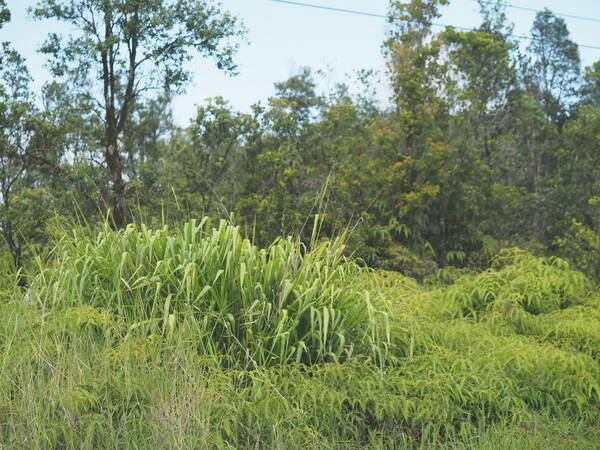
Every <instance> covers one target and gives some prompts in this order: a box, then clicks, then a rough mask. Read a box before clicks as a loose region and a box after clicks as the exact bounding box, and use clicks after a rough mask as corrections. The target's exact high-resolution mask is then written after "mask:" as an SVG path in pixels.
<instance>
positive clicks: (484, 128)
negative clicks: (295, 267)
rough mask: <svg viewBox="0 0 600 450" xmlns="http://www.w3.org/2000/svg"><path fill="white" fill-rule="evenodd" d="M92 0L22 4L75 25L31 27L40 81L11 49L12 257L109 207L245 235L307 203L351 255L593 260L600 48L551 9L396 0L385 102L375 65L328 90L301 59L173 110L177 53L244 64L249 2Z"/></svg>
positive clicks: (6, 236) (431, 263)
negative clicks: (263, 93) (525, 17)
mask: <svg viewBox="0 0 600 450" xmlns="http://www.w3.org/2000/svg"><path fill="white" fill-rule="evenodd" d="M88 3H89V4H90V5H92V6H90V9H89V10H88V9H86V8H85V7H81V8H78V7H77V5H84V4H87V3H86V2H71V1H58V0H46V1H40V2H38V4H37V5H32V6H33V9H32V10H31V16H32V17H34V18H36V19H39V20H41V21H42V22H40V23H42V24H43V23H47V22H44V21H45V20H50V21H57V20H58V21H61V22H62V24H61V25H60V27H61V29H63V30H66V31H68V32H69V33H71V34H70V35H69V33H67V37H66V38H65V37H61V36H60V35H54V34H50V35H49V37H48V39H47V41H46V42H45V43H44V44H43V45H42V47H41V54H42V55H44V58H46V61H47V64H48V67H49V69H50V70H51V73H52V79H51V80H50V81H47V82H44V83H43V85H41V87H40V82H39V80H38V82H37V83H36V82H35V80H33V79H32V76H31V74H30V72H29V70H28V68H27V64H26V61H25V60H24V58H23V57H22V55H20V54H19V53H18V52H17V51H15V50H14V48H13V47H14V46H13V45H12V44H11V43H6V44H3V47H2V54H1V56H0V58H1V65H0V72H1V73H0V233H1V235H2V239H1V241H0V246H1V247H0V251H1V252H2V253H3V254H6V255H10V258H11V260H12V261H13V262H14V264H15V265H16V266H19V265H22V264H24V263H25V262H26V261H27V260H28V259H29V257H30V256H31V255H32V254H34V253H37V252H39V251H43V250H44V249H45V248H46V246H47V244H48V242H49V240H51V236H52V235H53V234H54V233H55V231H56V229H57V228H62V227H64V226H65V225H69V226H70V224H74V223H80V222H85V223H87V224H91V225H94V224H95V223H98V222H102V221H103V220H104V219H105V218H106V217H107V214H109V215H110V217H111V220H112V221H113V223H114V225H115V226H116V227H122V226H124V225H125V224H126V223H129V222H145V223H147V224H150V225H156V226H159V225H161V224H163V223H169V224H172V225H178V224H181V223H183V222H184V221H185V220H186V219H187V218H189V217H200V216H204V215H208V216H211V217H215V218H218V217H227V218H229V219H230V220H232V221H234V222H235V223H237V224H240V225H242V229H243V230H244V233H245V234H246V235H247V236H249V237H251V238H252V239H253V241H254V242H256V243H257V244H258V245H265V244H267V243H269V242H271V241H272V240H273V239H274V238H275V237H277V236H282V235H299V236H300V237H301V238H303V239H305V240H309V239H310V237H311V233H312V231H313V227H312V224H313V223H314V219H315V216H317V215H318V217H319V220H320V223H321V228H320V232H321V233H322V236H324V237H328V236H336V235H338V234H340V233H342V232H344V231H350V232H349V233H348V243H347V252H348V253H349V254H351V255H353V256H355V257H357V258H358V259H359V260H361V261H363V262H364V264H366V265H369V266H371V267H377V268H385V269H392V270H398V271H401V272H403V273H405V274H407V275H409V276H413V277H417V278H424V277H427V276H431V275H433V274H436V273H440V272H439V271H440V269H441V268H444V267H448V266H454V267H459V268H464V269H475V270H476V269H479V268H483V267H487V266H488V264H489V260H490V258H491V257H492V256H493V255H495V254H497V252H498V251H499V250H500V249H502V248H505V247H512V246H520V247H523V248H526V249H528V250H530V251H531V252H533V253H537V254H540V255H541V254H545V255H558V256H561V257H565V258H568V259H569V260H571V261H572V262H573V264H574V265H575V266H576V267H577V268H579V269H581V270H583V271H585V272H586V273H587V274H588V275H589V276H591V277H595V278H600V256H599V255H600V151H599V148H600V61H599V62H597V63H595V64H591V65H589V66H587V67H585V66H584V65H583V64H582V62H581V57H580V49H579V47H578V45H577V43H576V42H574V40H572V38H571V35H570V32H569V30H568V28H567V25H566V22H565V20H564V19H563V18H562V17H560V16H557V15H555V14H554V13H552V12H551V11H549V10H543V11H540V12H538V13H537V15H536V17H535V20H534V22H533V24H532V26H531V31H530V33H529V35H530V36H531V37H532V39H531V40H529V41H528V42H526V43H525V44H523V43H522V42H521V40H519V39H518V38H516V37H515V36H514V34H515V33H514V28H513V25H512V24H511V23H510V21H509V20H508V16H507V4H505V3H504V2H499V1H498V2H495V1H492V2H490V1H479V5H480V10H481V19H480V25H479V26H478V27H477V28H476V29H474V30H472V31H466V30H463V29H459V28H453V27H445V28H441V27H437V26H435V24H436V23H439V20H440V15H441V11H442V9H443V7H444V6H446V5H447V3H448V2H447V1H445V0H433V1H422V0H412V1H410V2H396V1H393V2H391V3H390V6H389V11H388V20H387V25H386V33H385V42H383V44H382V50H383V54H384V57H385V61H386V70H385V78H386V81H385V82H384V83H385V86H386V87H385V89H384V91H385V92H388V93H389V98H388V99H386V101H383V102H382V101H381V87H380V86H379V85H378V84H377V77H375V76H373V74H372V73H371V72H369V71H363V72H360V73H359V74H357V75H356V76H355V79H354V80H352V83H350V85H348V84H343V83H340V84H337V85H335V86H334V87H331V88H330V89H328V90H327V91H326V92H323V90H322V89H321V88H320V86H319V84H318V74H316V73H314V72H313V71H311V70H310V69H308V68H305V69H300V70H298V71H297V72H296V73H295V74H294V75H293V76H291V77H290V78H289V79H287V80H285V81H282V82H279V83H277V84H275V89H274V95H272V96H271V97H270V98H268V99H267V100H266V101H264V102H263V103H259V104H256V105H254V106H252V107H251V108H249V109H248V110H245V111H241V110H237V109H235V108H234V107H232V106H231V104H230V103H228V101H227V99H225V98H222V97H216V98H213V99H211V100H209V101H207V102H205V103H202V104H201V106H199V107H198V109H197V112H196V113H195V115H194V117H193V119H192V120H191V121H190V123H189V125H187V126H181V125H178V124H177V121H176V120H175V119H174V118H173V112H172V105H173V99H174V98H176V97H177V96H178V95H181V94H182V93H183V92H185V88H186V87H187V86H189V83H190V81H191V74H190V72H189V71H188V70H187V69H188V68H189V67H188V65H187V64H188V63H189V61H190V60H191V58H192V57H194V56H195V55H196V54H197V53H198V52H199V53H200V54H201V55H202V56H205V57H209V58H212V60H213V61H214V62H215V65H216V67H217V68H218V69H219V70H222V71H224V72H225V73H229V74H235V73H236V71H237V70H238V68H237V66H236V58H235V55H236V53H237V51H238V49H239V45H243V43H244V40H245V30H244V27H243V24H242V21H241V20H240V19H239V18H236V17H234V16H232V15H230V14H228V13H227V12H226V11H225V10H224V9H223V7H222V6H219V5H216V4H211V3H200V2H194V1H186V0H180V1H176V2H172V3H173V5H175V6H173V7H171V8H165V7H164V6H162V5H164V4H166V3H168V2H163V1H151V2H147V1H146V2H140V1H136V0H128V1H121V2H111V3H112V6H111V7H108V8H106V5H104V3H105V2H103V1H101V0H97V1H91V2H88ZM94 8H97V10H98V11H102V13H103V14H102V15H98V16H95V15H94V14H93V12H94ZM103 8H104V9H103ZM161 8H162V9H161ZM0 11H2V12H1V15H0V17H1V19H0V24H4V23H6V22H8V21H9V20H10V13H9V11H8V8H7V7H6V5H5V2H4V1H2V0H0ZM90 11H91V13H90ZM242 19H243V18H242ZM96 20H98V21H99V22H98V23H96V22H95V21H96ZM52 23H54V22H52ZM100 25H101V26H100ZM1 40H4V39H1ZM200 82H201V81H200ZM33 86H37V87H40V88H39V89H37V88H34V87H33ZM248 89H252V87H248ZM177 98H181V97H177ZM195 100H197V99H194V102H195Z"/></svg>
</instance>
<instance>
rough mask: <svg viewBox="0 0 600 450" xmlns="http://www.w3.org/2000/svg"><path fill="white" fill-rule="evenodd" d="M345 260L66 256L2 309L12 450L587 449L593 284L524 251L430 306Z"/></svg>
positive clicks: (216, 236) (184, 244) (139, 251)
mask: <svg viewBox="0 0 600 450" xmlns="http://www.w3.org/2000/svg"><path fill="white" fill-rule="evenodd" d="M339 245H340V244H339V243H329V244H323V245H321V246H317V247H315V248H313V249H306V248H304V247H302V246H301V245H300V244H298V243H296V242H294V241H292V240H280V241H277V242H276V243H274V244H273V245H272V246H271V247H269V248H267V249H258V248H256V247H254V246H252V245H251V244H250V243H249V242H248V241H247V240H244V239H243V238H242V237H241V236H240V234H239V232H238V231H237V229H235V228H234V227H230V226H228V225H226V224H224V223H222V224H221V225H219V226H218V227H217V228H216V229H212V228H211V227H210V224H208V223H190V224H188V225H187V226H186V227H184V228H183V229H182V230H180V231H169V230H166V229H163V230H158V231H151V230H148V229H146V228H144V227H141V228H136V227H129V228H128V229H126V230H125V231H122V232H114V231H111V230H109V229H105V230H104V231H103V232H101V233H99V234H98V235H91V234H89V233H75V234H74V235H72V236H69V237H64V238H63V239H61V240H60V241H59V242H58V244H57V246H56V248H55V249H54V251H53V253H52V254H51V255H50V256H49V258H48V259H47V261H42V259H39V260H38V268H37V271H36V272H35V273H34V274H33V275H34V276H33V279H31V280H30V286H29V288H28V289H27V291H26V292H20V291H17V290H15V291H13V292H14V294H13V296H12V297H10V298H9V297H6V298H4V299H3V300H2V302H0V318H1V319H0V373H1V374H2V375H1V376H0V442H1V443H2V445H4V446H6V447H7V448H36V447H37V448H95V447H104V448H105V447H114V448H128V447H136V448H165V449H166V448H199V447H200V448H201V447H216V448H234V447H235V448H263V447H265V448H271V447H281V448H300V447H306V448H364V447H369V446H370V447H374V448H403V447H412V446H435V445H439V446H440V447H443V448H448V447H457V448H462V447H464V448H478V445H481V447H482V448H497V447H494V444H497V443H498V442H500V441H501V440H502V439H503V438H502V436H501V431H502V430H510V431H509V432H510V433H512V436H513V437H512V438H511V439H514V441H511V442H512V444H511V445H516V446H517V447H518V448H526V447H523V446H524V445H528V444H527V443H528V442H530V436H532V435H533V433H535V432H536V431H535V430H536V427H537V425H535V424H537V423H539V422H543V423H544V424H545V425H543V427H546V428H547V429H548V430H552V431H548V436H545V435H542V436H541V437H539V441H536V442H537V443H539V442H541V441H543V440H544V439H548V440H549V442H550V441H551V439H552V438H553V437H554V436H555V435H556V436H557V435H559V434H561V433H563V434H564V436H565V437H564V439H565V442H567V444H565V446H564V448H574V447H569V445H575V447H577V448H581V447H582V446H584V445H583V444H585V443H588V442H595V440H596V439H597V437H598V435H595V434H594V431H593V430H594V428H593V424H594V423H597V419H598V411H599V408H600V386H599V380H600V360H599V359H598V358H599V355H600V331H599V330H600V300H599V297H598V294H597V290H596V286H594V285H593V284H592V283H591V282H589V281H587V280H586V279H585V278H584V277H583V276H582V275H580V274H579V273H578V272H575V271H572V270H570V268H569V267H568V265H567V264H566V263H564V262H563V261H561V260H557V259H543V258H535V257H533V256H531V255H529V254H527V253H524V252H520V251H516V250H515V251H510V252H505V253H502V254H501V255H500V256H499V257H498V258H496V260H495V261H494V263H493V265H492V267H491V268H490V269H489V270H488V271H486V272H484V273H481V274H478V275H474V274H462V275H460V276H457V277H453V278H452V280H449V279H446V278H444V279H443V280H440V283H436V282H434V281H431V282H430V284H428V285H426V286H423V285H420V284H418V283H417V282H416V281H414V280H412V279H410V278H407V277H405V276H402V275H400V274H397V273H393V272H369V271H366V270H364V269H360V268H358V267H357V266H356V265H355V264H353V263H352V262H351V261H347V260H345V259H344V258H342V257H341V255H340V247H339ZM9 279H11V280H12V278H10V277H9V278H6V279H5V280H9ZM448 283H451V284H448ZM298 355H299V356H298ZM42 398H43V399H44V400H43V401H41V399H42ZM546 428H544V429H546ZM588 434H590V437H589V438H584V437H583V436H587V435H588ZM476 436H478V437H477V438H475V437H476ZM486 439H489V440H488V441H486ZM486 442H487V444H486ZM521 444H522V445H523V446H520V445H521ZM534 444H535V443H534ZM486 445H490V446H489V447H486ZM461 446H462V447H461Z"/></svg>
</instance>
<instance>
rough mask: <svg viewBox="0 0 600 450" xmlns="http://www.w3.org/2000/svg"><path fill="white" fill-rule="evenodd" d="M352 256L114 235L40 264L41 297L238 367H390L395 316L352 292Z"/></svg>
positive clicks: (198, 234) (191, 230) (205, 234)
mask: <svg viewBox="0 0 600 450" xmlns="http://www.w3.org/2000/svg"><path fill="white" fill-rule="evenodd" d="M342 250H343V245H342V243H341V242H340V241H335V242H330V243H324V244H321V245H318V246H316V247H314V248H312V249H310V250H307V249H305V248H304V247H303V246H302V245H301V244H299V243H297V242H295V241H293V240H292V239H291V238H289V239H280V240H278V241H276V242H275V243H273V244H272V245H271V246H270V247H269V248H267V249H259V248H257V247H256V246H254V245H252V244H251V243H250V242H249V241H248V240H247V239H244V238H243V237H242V235H241V234H240V232H239V230H238V228H236V227H233V226H230V225H228V224H226V223H225V222H224V221H222V222H221V223H220V224H219V226H218V227H217V228H212V227H211V224H210V222H209V221H208V220H203V221H202V222H200V223H197V222H195V221H191V222H189V223H187V224H185V225H184V226H183V228H182V229H181V230H180V231H173V232H171V231H169V230H168V229H167V228H163V229H161V230H156V231H153V230H150V229H148V228H146V227H145V226H143V225H142V226H141V227H139V228H138V227H137V226H134V225H130V226H129V227H128V228H127V229H125V230H123V231H113V230H111V229H110V228H109V227H105V229H104V230H103V231H102V232H101V233H99V234H98V235H90V234H89V233H86V232H84V233H76V234H75V235H73V236H70V237H65V238H63V239H62V240H61V241H60V242H59V243H58V244H57V246H56V248H55V249H54V250H53V252H52V253H53V256H52V262H51V263H50V264H46V263H44V262H43V261H42V260H41V259H38V272H39V274H38V275H37V276H36V278H35V279H34V280H33V282H32V286H31V289H30V293H29V295H30V298H31V299H35V300H36V301H38V302H39V303H40V304H42V305H44V306H45V307H48V308H63V309H64V308H70V307H76V306H80V305H87V306H91V307H96V308H102V309H103V310H106V311H109V312H110V313H111V314H113V315H114V316H115V317H116V318H119V319H120V320H122V321H124V322H125V323H126V324H127V326H128V327H129V332H132V331H133V330H137V333H138V334H139V333H145V334H153V333H154V334H158V335H161V336H163V337H165V338H167V339H171V338H172V337H173V336H174V335H175V334H177V335H178V338H180V339H181V338H182V333H181V331H182V330H186V331H187V334H186V338H187V339H188V340H189V343H190V344H193V345H195V346H196V348H197V350H198V352H199V353H200V354H202V355H210V356H214V357H216V358H218V359H220V360H222V362H223V364H228V365H240V364H242V365H243V366H244V367H250V366H252V365H255V364H256V365H259V366H265V365H272V364H285V363H289V362H296V363H300V362H301V363H304V364H314V363H317V362H326V361H333V362H339V361H344V360H347V359H349V358H352V357H355V356H356V357H359V358H361V359H362V360H363V361H371V362H378V363H382V362H383V361H384V359H385V357H386V354H387V347H388V334H387V333H386V321H387V315H386V313H385V312H384V311H383V310H382V306H383V305H378V304H375V303H374V302H373V301H372V300H371V298H370V296H369V294H368V293H366V292H360V291H358V290H356V289H352V288H351V287H349V285H350V280H351V279H352V277H355V276H356V275H357V274H358V273H359V272H360V271H361V270H362V269H360V268H359V267H358V266H357V265H356V264H354V263H352V262H349V261H346V260H345V259H344V258H343V257H342ZM178 331H179V333H178Z"/></svg>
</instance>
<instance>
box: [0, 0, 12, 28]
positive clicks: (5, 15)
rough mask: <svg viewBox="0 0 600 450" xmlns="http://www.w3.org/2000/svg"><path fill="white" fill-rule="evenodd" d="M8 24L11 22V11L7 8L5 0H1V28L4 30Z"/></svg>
mask: <svg viewBox="0 0 600 450" xmlns="http://www.w3.org/2000/svg"><path fill="white" fill-rule="evenodd" d="M7 22H10V11H9V9H8V8H7V7H6V2H5V1H4V0H0V28H2V27H3V26H4V24H5V23H7Z"/></svg>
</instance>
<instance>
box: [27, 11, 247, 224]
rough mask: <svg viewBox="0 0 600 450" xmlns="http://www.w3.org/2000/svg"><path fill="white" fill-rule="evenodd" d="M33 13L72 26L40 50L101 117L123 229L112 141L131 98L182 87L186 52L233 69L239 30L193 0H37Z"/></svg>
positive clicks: (115, 209)
mask: <svg viewBox="0 0 600 450" xmlns="http://www.w3.org/2000/svg"><path fill="white" fill-rule="evenodd" d="M33 13H34V17H36V18H38V19H55V20H59V21H62V22H65V23H67V24H68V25H69V26H70V27H71V28H74V29H75V30H77V32H76V33H75V34H73V35H70V36H68V37H67V38H64V37H60V36H59V35H57V34H55V33H52V34H50V35H49V37H48V40H47V41H46V43H45V45H44V46H43V47H42V52H43V53H46V54H48V55H49V56H50V67H51V69H52V72H53V74H54V75H55V76H56V77H57V78H66V79H69V80H70V81H71V82H72V83H73V85H72V86H73V88H74V89H79V90H81V91H82V92H84V93H85V95H86V96H87V97H88V98H89V99H91V100H92V101H93V104H94V107H95V112H96V114H97V115H98V116H100V117H101V118H102V120H103V123H104V137H103V142H102V146H103V157H104V162H105V165H106V167H107V169H108V172H109V175H110V179H111V184H112V198H111V204H112V213H113V220H114V222H115V225H116V226H117V227H122V226H124V225H125V223H126V220H127V215H126V204H125V201H126V187H127V179H126V176H125V174H124V170H123V161H122V154H121V150H120V148H119V144H120V138H121V137H122V135H123V131H124V128H125V126H126V124H127V123H128V118H129V117H130V114H131V111H132V108H133V106H134V105H135V103H136V100H137V99H138V98H139V97H140V96H141V95H142V94H143V95H146V96H147V95H149V92H150V91H156V90H158V91H159V92H161V93H162V92H164V91H168V92H174V93H180V92H182V91H183V88H184V86H185V85H186V83H187V82H188V81H189V80H190V77H191V73H190V72H189V71H187V70H186V69H185V63H186V62H187V61H189V60H190V59H192V56H193V55H192V53H191V52H192V51H193V50H196V51H198V52H199V53H200V54H201V55H203V56H207V57H208V56H210V57H214V58H215V60H216V64H217V67H218V68H219V69H222V70H224V71H225V72H227V73H230V74H233V73H235V69H236V66H235V64H234V61H233V56H234V54H235V52H236V50H237V45H236V44H235V42H234V41H233V38H236V37H237V36H239V35H240V34H241V33H242V32H243V30H242V29H241V28H240V26H239V24H238V21H237V20H236V19H235V18H234V17H232V16H231V15H230V14H228V13H226V12H223V11H222V10H221V9H220V7H219V5H214V4H212V3H210V2H205V1H200V0H116V1H115V0H39V2H38V4H37V7H36V8H35V9H34V10H33ZM98 81H99V83H98Z"/></svg>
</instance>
